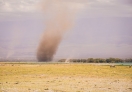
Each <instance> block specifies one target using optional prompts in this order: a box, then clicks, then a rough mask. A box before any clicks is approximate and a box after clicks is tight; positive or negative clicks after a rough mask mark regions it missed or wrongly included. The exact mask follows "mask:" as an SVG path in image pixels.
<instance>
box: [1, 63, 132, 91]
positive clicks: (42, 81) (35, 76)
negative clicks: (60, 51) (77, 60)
mask: <svg viewBox="0 0 132 92" xmlns="http://www.w3.org/2000/svg"><path fill="white" fill-rule="evenodd" d="M0 92H132V68H128V66H116V68H110V67H109V66H101V65H89V64H7V63H6V64H5V63H0Z"/></svg>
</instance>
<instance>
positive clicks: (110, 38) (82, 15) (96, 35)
mask: <svg viewBox="0 0 132 92" xmlns="http://www.w3.org/2000/svg"><path fill="white" fill-rule="evenodd" d="M42 1H43V0H0V58H9V59H10V58H17V59H27V58H30V59H36V53H37V52H36V51H37V48H38V44H39V43H40V35H42V34H43V33H45V32H46V29H47V28H48V27H46V26H47V25H48V23H46V22H47V20H48V18H50V17H52V16H47V15H48V14H47V15H45V13H43V11H42V10H40V7H39V5H40V4H41V2H42ZM52 1H54V0H52ZM60 1H63V4H64V5H66V4H67V5H68V8H70V10H71V11H73V10H74V11H75V12H76V11H80V12H79V13H78V14H77V15H76V16H72V17H74V19H75V21H74V26H73V27H68V31H66V32H65V34H64V35H63V40H62V41H61V40H60V41H61V43H60V45H59V46H58V47H57V48H58V50H57V51H56V54H55V55H54V59H60V58H90V57H93V58H109V57H115V58H131V57H132V26H131V24H132V2H131V0H60ZM56 5H57V4H56ZM58 7H59V6H58ZM48 13H51V14H55V13H54V12H52V11H51V12H48ZM71 14H72V13H71ZM71 14H70V15H71ZM65 16H67V15H65ZM68 16H69V15H68ZM68 18H69V17H68ZM54 19H55V18H54ZM71 19H72V18H71ZM70 21H72V20H70ZM57 23H59V21H58V22H57ZM69 28H70V29H69ZM62 34H63V33H62ZM58 43H59V42H58Z"/></svg>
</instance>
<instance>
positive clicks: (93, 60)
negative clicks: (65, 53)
mask: <svg viewBox="0 0 132 92" xmlns="http://www.w3.org/2000/svg"><path fill="white" fill-rule="evenodd" d="M65 61H66V59H61V60H59V62H65ZM68 61H69V62H73V63H76V62H77V63H79V62H80V63H125V62H126V63H132V59H119V58H107V59H103V58H88V59H69V60H68Z"/></svg>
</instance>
